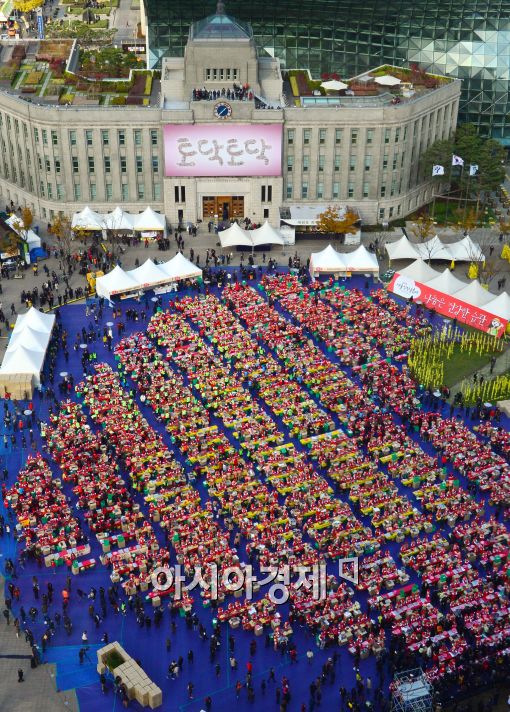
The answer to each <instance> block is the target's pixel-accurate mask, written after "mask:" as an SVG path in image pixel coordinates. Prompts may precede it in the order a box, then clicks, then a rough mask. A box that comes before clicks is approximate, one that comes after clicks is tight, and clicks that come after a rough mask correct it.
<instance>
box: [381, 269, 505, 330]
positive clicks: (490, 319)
mask: <svg viewBox="0 0 510 712" xmlns="http://www.w3.org/2000/svg"><path fill="white" fill-rule="evenodd" d="M388 289H389V290H390V292H393V293H394V294H397V295H398V296H399V297H404V298H405V299H410V298H411V297H412V298H413V301H415V302H420V303H421V304H423V305H424V306H426V307H427V308H429V309H433V310H434V311H435V312H437V313H438V314H442V315H443V316H447V317H449V318H450V319H457V321H460V322H461V323H462V324H467V325H468V326H472V327H473V328H474V329H480V331H485V332H486V333H487V334H491V335H492V336H498V337H500V336H503V334H504V333H505V329H506V326H507V324H508V321H505V320H504V319H502V318H501V317H499V316H495V315H494V314H491V313H490V312H488V311H485V310H484V309H481V308H480V307H475V306H473V305H472V304H467V303H466V302H463V301H461V300H460V299H455V294H453V295H450V294H445V293H444V292H438V291H437V290H435V289H431V288H430V287H427V285H426V284H423V283H422V282H415V281H414V279H410V278H409V277H406V276H405V275H403V274H398V272H397V273H395V274H394V276H393V279H392V280H391V282H390V284H389V285H388Z"/></svg>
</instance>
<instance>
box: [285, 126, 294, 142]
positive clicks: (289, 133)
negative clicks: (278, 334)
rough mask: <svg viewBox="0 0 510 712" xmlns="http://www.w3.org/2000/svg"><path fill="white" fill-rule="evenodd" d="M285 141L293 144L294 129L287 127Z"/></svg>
mask: <svg viewBox="0 0 510 712" xmlns="http://www.w3.org/2000/svg"><path fill="white" fill-rule="evenodd" d="M287 143H288V145H289V146H292V145H293V144H294V129H287Z"/></svg>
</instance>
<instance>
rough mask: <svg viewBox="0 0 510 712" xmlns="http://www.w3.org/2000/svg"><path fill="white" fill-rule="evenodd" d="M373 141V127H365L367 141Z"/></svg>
mask: <svg viewBox="0 0 510 712" xmlns="http://www.w3.org/2000/svg"><path fill="white" fill-rule="evenodd" d="M373 142H374V129H367V143H373Z"/></svg>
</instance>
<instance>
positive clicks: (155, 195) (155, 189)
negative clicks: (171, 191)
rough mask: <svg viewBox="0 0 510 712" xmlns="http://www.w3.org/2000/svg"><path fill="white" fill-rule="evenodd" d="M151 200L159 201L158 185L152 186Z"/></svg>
mask: <svg viewBox="0 0 510 712" xmlns="http://www.w3.org/2000/svg"><path fill="white" fill-rule="evenodd" d="M152 199H153V200H161V186H160V184H159V183H154V185H153V186H152Z"/></svg>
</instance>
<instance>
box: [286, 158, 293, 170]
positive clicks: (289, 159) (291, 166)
mask: <svg viewBox="0 0 510 712" xmlns="http://www.w3.org/2000/svg"><path fill="white" fill-rule="evenodd" d="M293 168H294V156H287V173H292V169H293Z"/></svg>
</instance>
